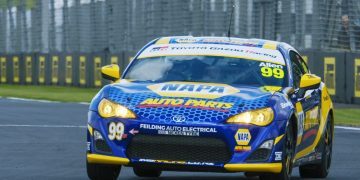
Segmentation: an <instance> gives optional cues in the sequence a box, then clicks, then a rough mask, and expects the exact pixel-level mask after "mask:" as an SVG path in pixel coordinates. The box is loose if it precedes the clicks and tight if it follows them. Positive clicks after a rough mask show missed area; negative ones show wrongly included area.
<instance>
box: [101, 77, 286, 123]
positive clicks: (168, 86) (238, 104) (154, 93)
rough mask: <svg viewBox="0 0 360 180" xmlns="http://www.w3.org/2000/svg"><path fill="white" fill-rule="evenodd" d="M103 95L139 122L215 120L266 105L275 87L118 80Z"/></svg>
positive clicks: (214, 121)
mask: <svg viewBox="0 0 360 180" xmlns="http://www.w3.org/2000/svg"><path fill="white" fill-rule="evenodd" d="M107 88H108V89H107V93H106V95H105V96H104V97H105V98H107V99H109V100H111V101H113V102H116V103H119V104H121V105H123V106H126V107H128V108H129V109H130V110H132V111H133V112H135V113H136V114H137V116H138V118H139V120H141V121H146V122H153V123H175V124H194V123H219V122H223V121H225V120H226V119H228V118H229V117H230V116H233V115H236V114H238V113H241V112H244V111H247V110H252V109H259V108H264V107H267V106H268V102H269V98H270V97H271V95H272V94H273V92H274V90H278V89H279V87H270V86H264V87H249V86H233V85H227V84H214V83H195V82H164V83H137V82H131V81H127V80H122V81H120V82H118V83H114V84H112V85H109V86H108V87H107Z"/></svg>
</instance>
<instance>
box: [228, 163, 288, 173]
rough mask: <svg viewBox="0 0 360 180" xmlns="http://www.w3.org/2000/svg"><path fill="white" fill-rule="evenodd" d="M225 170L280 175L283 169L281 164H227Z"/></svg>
mask: <svg viewBox="0 0 360 180" xmlns="http://www.w3.org/2000/svg"><path fill="white" fill-rule="evenodd" d="M224 168H225V169H226V170H227V171H231V172H270V173H279V172H281V169H282V164H281V163H263V164H225V165H224Z"/></svg>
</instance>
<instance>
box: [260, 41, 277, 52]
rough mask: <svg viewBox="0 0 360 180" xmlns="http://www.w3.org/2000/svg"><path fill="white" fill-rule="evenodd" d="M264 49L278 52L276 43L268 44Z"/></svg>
mask: <svg viewBox="0 0 360 180" xmlns="http://www.w3.org/2000/svg"><path fill="white" fill-rule="evenodd" d="M263 48H264V49H273V50H276V48H277V44H276V43H273V42H266V43H265V44H264V45H263Z"/></svg>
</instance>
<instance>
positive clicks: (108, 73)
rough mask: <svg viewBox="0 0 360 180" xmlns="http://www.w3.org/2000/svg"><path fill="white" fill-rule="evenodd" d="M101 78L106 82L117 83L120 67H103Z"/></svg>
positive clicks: (114, 65) (115, 65)
mask: <svg viewBox="0 0 360 180" xmlns="http://www.w3.org/2000/svg"><path fill="white" fill-rule="evenodd" d="M101 76H102V77H103V78H104V79H107V80H111V81H117V80H119V79H120V67H119V66H118V65H117V64H111V65H107V66H103V67H102V68H101Z"/></svg>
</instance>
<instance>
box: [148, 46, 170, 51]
mask: <svg viewBox="0 0 360 180" xmlns="http://www.w3.org/2000/svg"><path fill="white" fill-rule="evenodd" d="M168 48H169V46H160V47H154V48H152V49H151V50H150V52H156V51H166V50H167V49H168Z"/></svg>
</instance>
